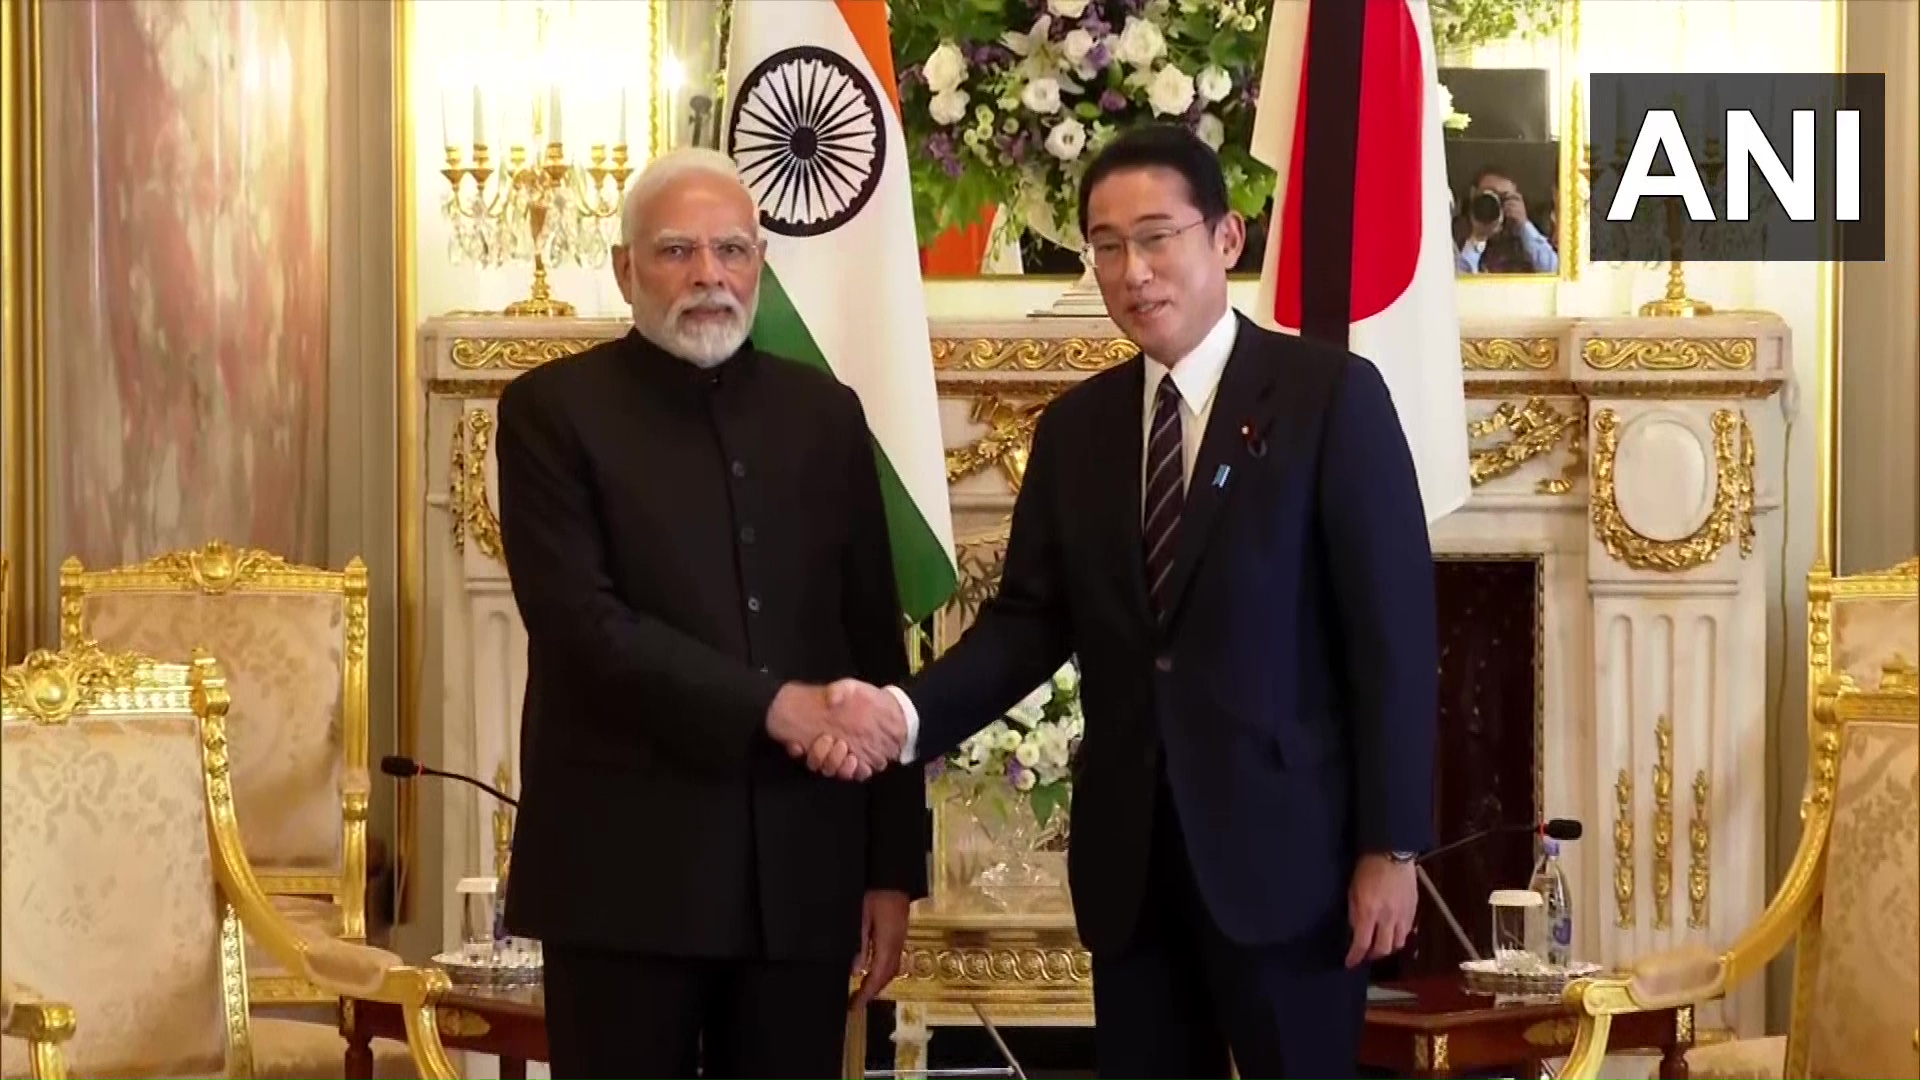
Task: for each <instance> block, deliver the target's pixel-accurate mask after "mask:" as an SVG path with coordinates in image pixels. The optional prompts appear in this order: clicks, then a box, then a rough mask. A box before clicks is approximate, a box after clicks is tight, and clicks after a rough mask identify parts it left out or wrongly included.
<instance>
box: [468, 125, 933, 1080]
mask: <svg viewBox="0 0 1920 1080" xmlns="http://www.w3.org/2000/svg"><path fill="white" fill-rule="evenodd" d="M621 227H622V233H623V236H624V241H625V242H624V243H623V244H621V245H620V246H618V247H616V248H614V251H613V265H614V271H615V274H616V276H617V278H618V280H619V282H620V289H621V294H622V296H624V297H625V298H626V299H627V300H628V302H629V303H630V304H631V305H632V307H633V323H634V330H633V331H632V332H631V333H629V334H627V335H626V336H625V337H623V338H621V339H619V340H617V341H612V342H608V343H606V344H603V345H600V346H598V347H595V348H593V349H589V350H587V351H586V352H583V353H581V354H579V355H577V356H572V357H568V358H566V359H561V360H554V361H551V362H549V363H546V364H544V365H542V366H540V367H539V368H536V369H534V370H532V371H530V372H528V373H527V374H525V375H523V376H521V377H520V378H518V379H516V380H514V381H513V382H512V383H511V384H510V385H509V386H508V387H507V388H506V391H505V392H504V393H503V394H502V395H501V397H500V410H499V436H498V447H499V449H498V453H499V470H500V520H501V533H502V538H503V541H504V546H505V549H506V560H507V567H508V570H509V572H510V575H511V577H512V582H513V592H514V598H515V600H516V601H517V602H518V604H519V608H520V612H521V616H522V618H523V619H524V621H525V624H526V629H527V690H526V706H525V712H524V719H523V723H522V759H523V760H522V770H523V773H524V775H525V786H524V790H523V793H522V796H521V799H522V801H521V808H520V817H519V823H518V826H517V829H516V833H515V836H514V844H513V873H512V874H511V876H510V880H509V883H508V890H507V926H508V928H509V929H510V930H511V931H512V932H513V933H515V934H520V935H524V936H528V937H532V938H538V939H540V940H541V941H542V942H543V944H544V948H545V957H546V1005H547V1032H548V1041H549V1043H550V1046H551V1051H552V1055H553V1056H552V1066H553V1071H554V1075H555V1076H564V1077H588V1076H619V1077H633V1076H692V1075H695V1071H694V1070H695V1068H696V1053H698V1054H699V1055H700V1057H703V1058H704V1065H705V1075H707V1076H814V1077H828V1076H839V1075H841V1052H842V1043H843V1041H844V1031H845V1025H846V1017H847V1006H848V990H849V979H850V975H849V963H850V962H853V963H855V964H856V965H857V964H861V963H864V965H865V966H866V968H867V977H866V980H865V982H864V983H863V984H862V986H861V988H860V990H859V996H860V998H862V999H871V998H872V996H873V995H874V994H876V993H878V992H879V990H880V989H881V988H882V987H884V986H885V985H886V983H887V981H888V980H890V979H891V978H892V977H893V975H894V973H895V972H896V970H897V968H898V963H899V958H900V954H901V945H902V943H903V941H904V940H905V936H906V922H907V906H908V904H909V902H910V901H911V900H912V899H913V898H916V897H919V896H922V895H924V894H925V891H926V860H925V851H926V848H927V834H926V828H927V825H926V816H925V801H924V791H923V787H922V782H921V777H920V771H919V770H917V769H894V770H891V771H889V772H888V773H887V774H886V775H885V776H883V777H881V778H879V779H876V780H875V781H874V782H873V783H872V784H869V785H864V786H861V785H852V784H844V783H840V782H839V781H837V780H834V779H829V778H823V777H820V776H817V775H815V774H813V773H812V772H809V771H808V770H807V769H806V768H805V763H804V762H796V761H794V760H793V759H792V758H791V757H790V756H789V755H788V754H787V753H786V752H785V750H784V747H785V746H786V745H788V744H794V743H798V744H802V745H804V744H807V743H810V742H812V741H813V740H814V739H815V738H816V737H818V736H820V735H822V734H823V733H828V732H833V733H836V734H835V736H834V737H836V738H843V739H845V740H846V741H847V743H848V744H849V745H853V746H859V747H861V748H863V749H865V750H867V751H868V752H869V753H870V754H879V755H884V754H886V753H889V752H894V753H897V747H898V746H899V745H900V741H901V739H902V738H903V737H904V734H905V731H904V727H902V726H900V725H899V723H898V722H897V718H895V721H894V726H893V727H892V728H891V729H890V730H886V731H866V730H863V729H858V728H855V727H850V726H847V722H844V721H843V720H841V719H836V717H835V715H834V714H833V713H832V712H831V711H830V709H829V705H828V701H827V692H826V690H824V689H822V688H821V686H822V685H823V684H826V683H829V682H831V681H832V680H835V679H838V678H842V677H848V676H858V677H859V678H862V679H867V680H874V681H879V682H890V681H896V680H900V679H903V678H905V676H906V674H907V661H906V653H905V640H904V630H905V624H904V622H903V619H902V615H901V609H900V604H899V601H898V599H897V596H896V592H895V586H894V580H893V576H892V558H891V555H890V552H889V546H888V538H887V525H886V517H885V512H884V510H883V507H882V502H881V492H880V486H879V479H878V473H877V470H876V466H875V460H874V453H873V449H872V444H871V440H870V438H869V435H868V430H867V426H866V421H865V417H864V414H863V413H862V411H861V405H860V401H859V399H858V398H857V397H856V396H855V394H854V393H853V391H851V390H849V389H848V388H847V387H845V386H843V385H842V384H840V383H839V382H837V381H835V380H834V379H833V378H832V376H831V375H829V374H827V373H825V372H824V371H821V370H816V369H813V368H809V367H806V366H803V365H802V364H800V363H797V362H794V361H789V360H786V359H783V358H780V357H777V356H772V355H768V354H766V353H762V352H759V351H757V350H755V349H754V347H753V346H752V344H751V343H750V342H748V340H747V331H748V328H749V327H750V326H751V324H752V321H753V314H754V307H755V300H756V296H757V293H756V289H757V285H758V282H759V277H760V264H761V259H762V257H763V254H764V251H765V245H764V242H763V241H762V239H761V238H760V236H759V232H758V213H757V209H756V207H755V203H754V200H753V198H752V196H751V195H750V194H749V193H748V191H747V189H746V188H745V187H744V186H742V184H741V183H740V180H739V179H738V176H737V175H736V173H735V172H734V166H733V163H732V161H731V160H730V159H729V158H727V157H726V156H725V155H723V154H718V153H715V152H713V151H704V150H698V151H685V152H681V153H676V154H671V155H668V156H666V157H663V158H660V159H658V160H656V161H655V162H654V163H653V164H651V165H650V166H649V167H648V169H647V171H646V172H645V173H643V174H642V175H641V177H640V178H639V179H638V180H636V181H635V183H634V185H633V187H632V189H631V190H630V191H629V192H628V195H627V200H626V204H625V208H624V213H623V216H622V221H621ZM860 771H861V770H858V769H850V770H848V772H849V774H857V773H859V772H860Z"/></svg>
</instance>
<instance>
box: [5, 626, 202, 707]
mask: <svg viewBox="0 0 1920 1080" xmlns="http://www.w3.org/2000/svg"><path fill="white" fill-rule="evenodd" d="M0 703H4V704H5V706H6V707H7V708H8V709H10V710H14V711H16V712H19V713H23V714H25V715H26V716H27V718H28V719H30V720H32V721H34V722H35V723H40V724H64V723H65V722H66V721H67V719H68V718H69V717H71V716H72V715H73V714H74V713H75V712H77V711H80V710H82V709H84V710H87V711H90V712H113V711H117V710H123V709H167V708H172V709H184V708H187V707H188V706H189V696H188V686H187V680H186V674H185V669H184V668H179V669H177V670H176V669H175V668H171V667H156V666H155V664H154V662H153V660H152V658H150V657H147V656H142V655H140V654H137V653H132V652H126V651H123V650H113V651H109V650H106V649H103V648H101V647H100V646H99V644H98V643H96V642H93V641H80V642H76V643H73V644H70V645H68V646H67V647H66V648H65V649H63V650H61V651H58V652H55V651H52V650H49V649H35V650H34V651H33V652H30V653H28V654H27V656H26V659H24V660H22V661H21V662H20V663H19V664H16V665H14V666H13V667H10V668H7V669H6V670H5V671H4V672H0Z"/></svg>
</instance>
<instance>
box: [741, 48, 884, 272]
mask: <svg viewBox="0 0 1920 1080" xmlns="http://www.w3.org/2000/svg"><path fill="white" fill-rule="evenodd" d="M733 93H734V103H733V117H732V120H731V122H730V130H729V134H730V138H729V145H731V147H732V148H733V159H734V162H735V163H736V164H738V166H739V168H740V178H741V179H742V180H744V181H746V184H747V187H748V189H749V190H751V191H752V192H753V195H754V198H755V199H756V200H758V202H759V204H760V223H761V224H762V225H763V226H765V227H766V228H768V229H770V230H772V231H774V232H777V233H779V234H781V235H783V236H819V235H821V234H822V233H828V232H832V231H833V230H835V229H837V228H839V227H840V226H842V225H844V224H846V223H847V222H848V221H851V220H852V219H853V217H854V215H856V214H858V213H859V212H860V209H861V208H862V207H864V206H866V204H867V200H868V199H870V198H872V197H873V192H874V189H875V188H877V187H879V186H880V173H881V170H882V169H883V168H884V167H885V165H886V159H887V140H886V129H885V127H884V126H883V125H884V124H885V120H884V118H883V117H882V115H881V112H880V109H881V103H880V95H879V94H877V93H875V92H874V89H873V86H872V84H871V83H869V82H868V81H867V77H866V76H865V75H864V74H862V73H861V72H860V70H859V69H858V68H856V67H854V66H853V65H852V64H851V63H849V62H848V61H847V59H846V58H845V57H843V56H841V55H840V54H838V53H835V52H832V51H830V50H827V49H822V48H818V47H816V46H812V45H802V46H799V47H797V48H792V49H784V50H782V51H780V52H777V53H775V54H773V55H772V56H769V57H767V58H766V59H765V60H762V61H761V62H760V64H759V66H757V67H755V68H754V69H753V70H752V71H750V72H748V73H747V76H746V78H744V79H742V80H740V83H739V85H738V86H736V87H735V88H734V91H733Z"/></svg>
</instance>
